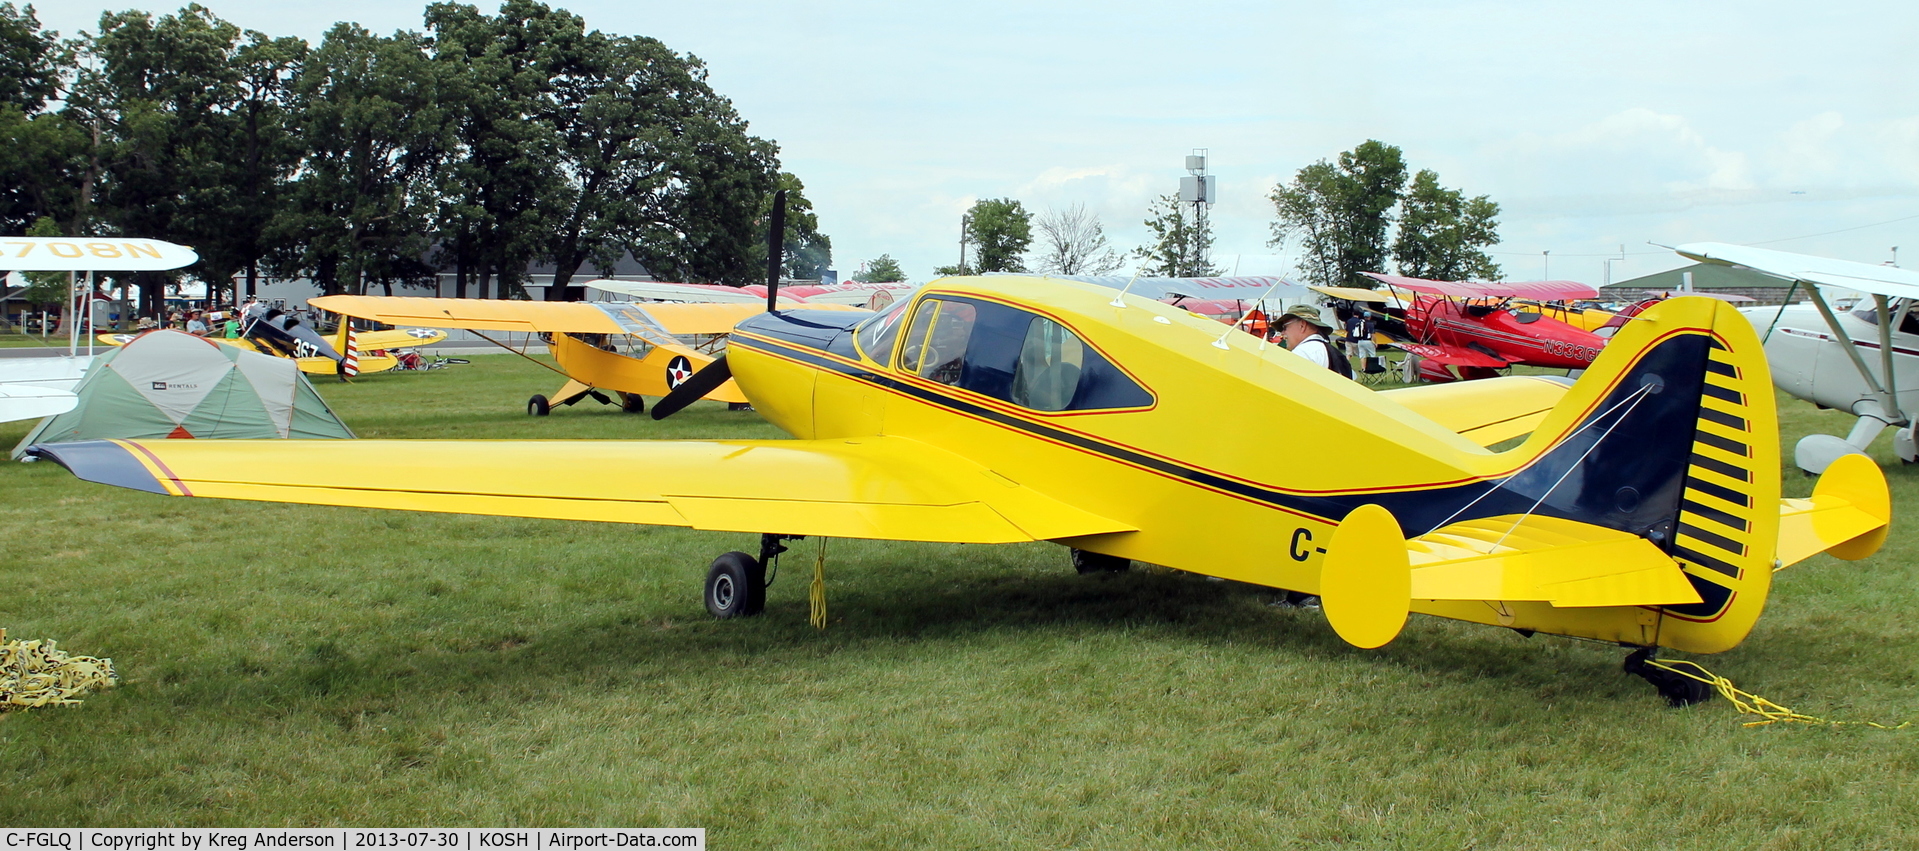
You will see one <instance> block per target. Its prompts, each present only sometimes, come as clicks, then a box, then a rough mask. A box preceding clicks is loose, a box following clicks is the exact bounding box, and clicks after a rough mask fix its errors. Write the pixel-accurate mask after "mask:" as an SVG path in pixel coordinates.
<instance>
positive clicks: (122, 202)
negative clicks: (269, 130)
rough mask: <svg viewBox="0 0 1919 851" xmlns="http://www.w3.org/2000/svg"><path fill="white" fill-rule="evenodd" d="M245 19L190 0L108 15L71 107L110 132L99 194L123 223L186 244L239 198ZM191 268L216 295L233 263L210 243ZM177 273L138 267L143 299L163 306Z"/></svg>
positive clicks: (207, 236) (202, 237)
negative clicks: (234, 19) (238, 21)
mask: <svg viewBox="0 0 1919 851" xmlns="http://www.w3.org/2000/svg"><path fill="white" fill-rule="evenodd" d="M240 39H241V32H240V28H239V27H236V26H234V25H233V24H231V23H228V22H226V21H224V20H221V19H220V18H219V17H218V16H216V15H214V14H213V13H212V12H211V11H209V10H208V9H207V8H206V7H204V6H201V5H199V4H197V3H196V4H189V5H188V6H187V7H186V8H184V9H181V10H180V11H179V13H177V14H174V15H168V16H165V17H162V18H158V19H155V18H154V17H152V16H151V15H149V14H147V13H145V12H139V11H128V12H120V13H117V14H107V15H103V16H102V17H101V19H100V26H99V35H98V36H96V37H95V38H94V39H93V40H92V43H91V45H89V51H90V53H91V54H92V56H93V58H94V59H95V63H93V64H92V65H91V66H90V67H89V69H88V70H87V72H86V73H84V74H83V75H82V76H81V79H80V83H79V85H78V87H77V90H76V92H75V97H74V101H75V102H74V104H73V107H72V108H73V109H75V110H76V111H78V112H81V113H84V114H86V115H87V116H88V119H89V121H88V123H91V124H93V125H94V126H95V127H97V128H99V130H100V132H101V134H102V135H103V136H104V137H105V141H104V142H103V143H102V144H101V145H99V149H100V152H101V153H102V154H103V158H104V166H105V167H104V168H103V169H102V170H101V174H100V184H99V187H98V192H99V195H98V197H97V199H96V200H97V201H98V203H99V204H100V207H101V208H102V213H103V214H104V218H106V219H108V220H109V223H110V224H111V225H113V226H114V227H116V228H118V229H119V230H120V231H122V232H124V233H127V234H131V235H135V236H142V237H151V238H156V239H166V240H171V241H174V242H180V243H184V244H187V245H199V244H202V243H206V242H209V241H217V240H220V239H222V238H224V237H225V236H226V230H227V229H228V228H230V227H231V226H232V223H231V221H230V220H229V219H228V218H226V217H224V216H222V215H221V214H220V211H221V209H222V208H229V209H230V208H231V207H232V206H234V204H235V201H234V199H233V196H232V191H233V190H232V187H231V185H230V180H231V178H232V172H231V170H230V169H229V163H230V160H231V158H232V156H233V144H234V142H233V134H234V132H235V126H234V122H233V121H232V113H233V109H234V106H235V104H236V103H237V101H238V100H239V97H240V94H239V92H240V72H239V70H238V66H237V63H236V61H235V53H236V51H237V50H238V48H239V44H240ZM188 271H189V273H191V274H193V275H195V276H196V277H199V278H201V279H202V280H203V281H205V282H207V283H208V284H209V286H210V287H212V288H213V293H212V294H214V295H215V296H216V297H217V296H218V293H219V290H220V288H221V287H222V286H223V285H224V284H226V283H227V282H230V281H231V280H232V274H233V272H235V271H237V267H235V266H233V265H232V255H231V253H228V252H220V251H214V252H212V253H211V254H210V255H209V256H208V257H207V259H206V260H204V261H203V262H202V263H199V264H196V265H195V266H194V267H193V268H192V269H189V270H188ZM170 278H171V276H169V275H166V274H162V273H153V272H145V273H139V274H137V275H136V276H135V280H136V281H138V283H139V286H140V293H141V298H140V300H141V304H140V308H141V310H142V312H145V313H149V314H151V313H156V312H158V310H159V308H160V304H161V298H162V297H163V293H162V288H163V287H164V286H165V284H166V283H167V282H168V281H169V280H170Z"/></svg>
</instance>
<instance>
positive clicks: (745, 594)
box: [706, 552, 766, 618]
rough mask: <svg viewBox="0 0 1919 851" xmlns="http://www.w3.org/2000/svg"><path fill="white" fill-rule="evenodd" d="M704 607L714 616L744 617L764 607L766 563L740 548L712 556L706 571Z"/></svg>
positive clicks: (763, 609) (758, 611) (756, 612)
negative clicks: (737, 550) (717, 556)
mask: <svg viewBox="0 0 1919 851" xmlns="http://www.w3.org/2000/svg"><path fill="white" fill-rule="evenodd" d="M706 610H707V611H709V612H712V613H713V616H714V617H716V618H747V617H752V616H754V615H757V614H759V613H761V612H763V611H766V566H765V565H762V564H760V561H759V559H756V558H754V557H752V556H750V555H747V554H746V553H740V552H732V553H727V554H725V555H722V556H720V557H719V558H716V559H714V560H713V566H712V567H711V568H708V569H707V571H706Z"/></svg>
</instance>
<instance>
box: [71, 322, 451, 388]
mask: <svg viewBox="0 0 1919 851" xmlns="http://www.w3.org/2000/svg"><path fill="white" fill-rule="evenodd" d="M253 330H254V333H252V334H251V335H247V336H240V337H208V338H207V339H209V340H212V341H213V342H216V343H220V344H223V345H228V346H233V347H235V348H240V349H245V350H247V351H250V352H260V353H262V354H269V355H273V356H274V357H282V358H293V359H294V360H295V361H298V362H299V366H300V371H301V372H304V373H307V374H309V375H335V374H338V373H339V371H340V361H341V360H342V359H343V358H344V354H342V353H344V352H346V351H347V349H348V346H347V339H346V333H347V326H346V323H344V322H342V323H340V327H339V328H338V329H336V330H335V331H334V332H333V334H332V335H330V336H321V335H319V334H317V333H314V332H312V331H311V330H310V329H301V330H305V331H306V333H304V334H298V333H296V334H287V333H285V332H284V331H281V329H277V328H274V329H269V328H266V327H260V328H256V329H253ZM274 331H280V333H273V332H274ZM309 335H310V336H309ZM137 336H139V334H137V333H134V334H101V335H99V336H98V337H97V338H96V339H98V340H99V341H100V342H102V343H106V344H107V345H109V346H124V345H126V344H127V343H129V342H132V341H133V338H134V337H137ZM354 338H355V339H354V346H353V348H354V349H355V350H356V351H355V354H356V356H357V359H358V361H359V373H360V374H365V373H371V372H385V371H387V370H389V369H392V368H394V367H395V366H398V365H399V363H400V361H399V359H398V358H395V357H393V356H392V355H385V354H382V355H373V354H369V352H376V351H392V350H394V349H411V348H414V347H416V346H430V345H433V344H434V343H438V342H440V341H442V340H445V339H446V332H445V331H440V330H436V329H432V328H407V329H404V330H394V331H356V332H354ZM316 341H318V342H316ZM322 344H324V345H322Z"/></svg>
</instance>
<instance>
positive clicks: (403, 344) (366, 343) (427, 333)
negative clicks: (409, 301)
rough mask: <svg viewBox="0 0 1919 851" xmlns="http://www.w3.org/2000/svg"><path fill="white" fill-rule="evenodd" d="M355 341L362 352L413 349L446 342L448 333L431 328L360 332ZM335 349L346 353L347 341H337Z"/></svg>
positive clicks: (355, 336)
mask: <svg viewBox="0 0 1919 851" xmlns="http://www.w3.org/2000/svg"><path fill="white" fill-rule="evenodd" d="M353 339H354V341H355V342H357V343H358V344H359V346H360V351H362V352H370V351H373V350H375V349H411V348H413V347H415V346H431V345H433V344H434V343H438V342H440V341H442V340H445V339H446V332H445V331H438V330H434V329H431V328H413V329H409V330H406V331H359V332H356V333H355V334H354V335H353ZM333 347H334V348H336V349H339V350H340V351H343V352H344V351H346V343H345V341H335V342H334V345H333Z"/></svg>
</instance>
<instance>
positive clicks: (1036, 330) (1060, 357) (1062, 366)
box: [1007, 316, 1086, 411]
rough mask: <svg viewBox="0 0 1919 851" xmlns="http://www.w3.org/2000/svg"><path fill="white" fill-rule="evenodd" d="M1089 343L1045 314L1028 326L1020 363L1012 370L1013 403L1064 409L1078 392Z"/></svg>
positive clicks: (1047, 409) (1042, 408)
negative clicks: (1080, 339)
mask: <svg viewBox="0 0 1919 851" xmlns="http://www.w3.org/2000/svg"><path fill="white" fill-rule="evenodd" d="M1085 364H1086V346H1085V344H1083V343H1081V342H1080V341H1079V338H1078V337H1075V336H1073V332H1071V331H1068V330H1066V328H1065V327H1064V326H1062V325H1060V324H1059V323H1057V322H1054V321H1053V320H1051V319H1047V318H1046V317H1044V316H1035V317H1033V321H1032V322H1031V323H1029V324H1028V325H1027V326H1026V339H1025V340H1024V341H1023V342H1022V343H1021V344H1020V350H1019V364H1018V366H1017V368H1016V369H1015V371H1014V372H1013V386H1012V392H1011V394H1010V395H1011V398H1010V399H1008V400H1007V401H1010V402H1012V403H1013V404H1015V405H1018V406H1020V407H1022V408H1031V409H1033V410H1035V411H1064V410H1067V409H1068V408H1070V407H1072V405H1073V397H1074V396H1076V395H1078V394H1079V376H1080V372H1081V371H1082V369H1083V368H1084V366H1085Z"/></svg>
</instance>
